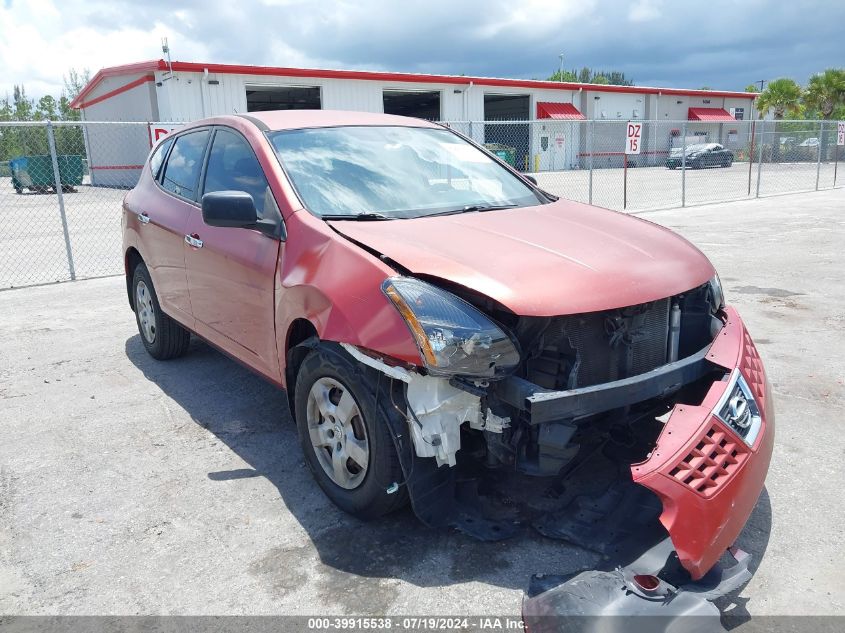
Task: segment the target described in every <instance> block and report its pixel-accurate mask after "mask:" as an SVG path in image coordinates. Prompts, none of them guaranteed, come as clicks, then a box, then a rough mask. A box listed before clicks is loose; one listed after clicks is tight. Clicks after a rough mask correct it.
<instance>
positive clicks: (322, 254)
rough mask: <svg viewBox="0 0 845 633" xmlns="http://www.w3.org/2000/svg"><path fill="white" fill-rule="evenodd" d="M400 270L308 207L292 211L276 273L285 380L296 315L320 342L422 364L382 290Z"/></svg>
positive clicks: (277, 325)
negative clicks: (345, 236)
mask: <svg viewBox="0 0 845 633" xmlns="http://www.w3.org/2000/svg"><path fill="white" fill-rule="evenodd" d="M395 274H396V271H395V270H393V269H392V268H391V267H390V266H388V265H387V264H385V263H384V262H382V261H381V260H379V259H378V258H377V257H375V256H374V255H372V254H371V253H369V252H367V251H365V250H364V249H362V248H360V247H359V246H357V245H355V244H353V243H352V242H350V241H348V240H346V239H345V238H343V237H341V236H340V235H338V234H337V233H335V232H334V231H333V230H332V229H331V228H329V227H328V225H326V223H325V222H323V221H322V220H320V219H318V218H315V217H314V216H312V215H311V214H309V213H308V212H307V211H300V212H297V213H295V214H293V215H292V216H291V217H290V218H289V220H288V239H287V242H286V244H285V249H284V252H283V254H282V258H281V260H280V262H279V266H278V268H277V277H276V319H275V321H276V340H277V345H278V355H279V359H280V363H281V365H282V372H281V373H282V376H283V379H284V376H285V365H286V362H287V351H288V337H289V333H290V330H291V326H292V324H293V323H294V321H296V320H297V319H307V320H308V321H309V322H310V323H311V324H312V325H313V326H314V329H315V330H316V332H317V335H318V336H319V337H320V339H321V340H325V341H335V342H338V343H349V344H351V345H356V346H359V347H365V348H368V349H371V350H374V351H376V352H379V353H381V354H385V355H386V356H391V357H393V358H395V359H398V360H401V361H404V362H407V363H410V364H413V365H421V364H422V359H421V358H420V354H419V349H418V348H417V345H416V343H415V342H414V339H413V337H412V336H411V333H410V331H409V330H408V326H407V325H406V323H405V321H404V319H402V317H401V315H400V314H399V312H397V310H396V309H395V308H394V307H393V305H392V304H391V303H390V301H389V300H388V299H387V297H385V296H384V294H383V293H382V291H381V285H382V282H383V281H384V280H385V279H387V278H388V277H391V276H393V275H395Z"/></svg>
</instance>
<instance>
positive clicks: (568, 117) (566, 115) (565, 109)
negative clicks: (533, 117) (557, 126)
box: [537, 101, 587, 121]
mask: <svg viewBox="0 0 845 633" xmlns="http://www.w3.org/2000/svg"><path fill="white" fill-rule="evenodd" d="M537 118H538V119H559V120H562V121H578V120H581V119H586V118H587V117H585V116H584V115H583V114H581V112H579V110H578V108H576V107H575V106H574V105H573V104H571V103H556V102H552V101H538V102H537Z"/></svg>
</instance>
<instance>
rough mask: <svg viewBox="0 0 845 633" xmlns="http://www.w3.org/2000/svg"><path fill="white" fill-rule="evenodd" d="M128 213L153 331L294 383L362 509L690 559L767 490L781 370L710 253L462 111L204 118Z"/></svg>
mask: <svg viewBox="0 0 845 633" xmlns="http://www.w3.org/2000/svg"><path fill="white" fill-rule="evenodd" d="M123 235H124V254H125V266H126V285H127V291H128V294H129V303H130V305H131V307H132V309H133V310H134V312H135V315H136V318H137V322H138V329H139V332H140V340H141V342H142V343H143V345H144V347H146V349H147V351H148V352H149V353H150V354H151V355H152V356H153V357H154V358H157V359H161V360H166V359H171V358H174V357H177V356H180V355H182V354H184V353H185V352H186V351H187V350H188V344H189V340H190V336H191V334H195V335H197V336H199V337H201V338H202V339H204V340H205V341H207V342H208V343H210V344H211V345H213V346H214V347H216V348H218V349H220V350H221V351H223V352H224V353H226V354H228V355H230V356H231V357H233V358H235V359H237V360H238V361H240V362H241V363H242V364H244V365H246V366H247V367H249V368H250V369H252V370H253V371H255V372H257V373H258V374H260V375H261V376H263V377H265V378H266V379H267V380H269V381H270V382H272V383H273V384H275V385H278V386H279V387H281V388H284V389H286V391H287V394H288V400H289V402H290V406H291V411H292V414H293V417H294V419H295V421H296V425H297V429H298V432H299V437H300V440H301V444H302V450H303V451H304V454H305V459H306V461H307V463H308V465H309V466H310V468H311V470H312V471H313V474H314V478H315V479H316V481H317V483H318V484H319V485H320V487H321V488H322V489H323V491H324V492H325V493H326V495H327V496H328V497H329V498H330V499H331V500H332V501H333V502H334V503H335V504H337V505H338V506H339V507H340V508H342V509H343V510H345V511H347V512H349V513H351V514H353V515H355V516H357V517H361V518H373V517H377V516H379V515H383V514H385V513H387V512H390V511H392V510H395V509H397V508H399V507H401V506H403V505H405V504H407V503H410V504H411V506H412V508H413V510H414V512H415V513H416V515H417V516H418V517H419V518H420V519H421V520H422V521H423V522H424V523H425V524H426V525H429V526H452V527H455V528H457V529H460V530H462V531H464V532H466V533H468V534H471V535H474V536H476V537H479V538H482V539H488V540H492V539H496V538H500V537H504V536H508V535H510V534H512V533H513V532H514V530H515V529H517V528H516V527H514V526H520V525H526V524H530V525H532V526H533V527H534V528H535V529H536V530H538V531H539V532H540V533H542V534H544V535H546V536H549V537H552V538H560V539H564V540H567V541H569V542H571V543H575V544H577V545H580V546H583V547H586V548H589V549H592V550H595V551H600V552H603V553H607V552H621V551H623V550H625V548H626V547H628V546H632V547H633V549H634V550H635V551H639V552H640V553H641V552H642V551H645V550H648V548H649V547H652V546H654V545H655V544H656V543H664V544H667V543H668V544H669V547H671V549H672V550H674V551H675V552H676V553H677V558H676V560H677V561H679V565H680V567H682V568H683V569H684V570H685V572H686V573H687V574H688V576H687V579H688V580H690V581H697V580H699V579H701V578H702V577H703V576H704V575H705V574H706V573H707V572H708V571H709V570H710V569H711V568H713V567H714V565H716V563H717V561H718V560H719V559H720V557H721V556H722V555H723V554H724V553H725V551H726V550H727V549H728V548H729V547H730V546H732V544H733V543H734V540H735V539H736V538H737V536H738V535H739V534H740V531H741V530H742V528H743V526H744V525H745V523H746V520H747V519H748V517H749V515H750V514H751V511H752V509H753V508H754V506H755V503H756V501H757V498H758V496H759V495H760V492H761V490H762V487H763V482H764V479H765V476H766V471H767V469H768V466H769V460H770V457H771V453H772V443H773V438H774V415H773V409H772V395H771V390H770V387H769V383H768V381H767V378H766V373H765V371H764V369H763V365H762V363H761V361H760V357H759V355H758V353H757V350H756V348H755V346H754V343H753V341H752V339H751V337H750V335H749V333H748V331H747V330H746V328H745V326H744V325H743V322H742V320H741V319H740V317H739V315H738V314H737V313H736V311H735V310H734V309H732V308H731V307H730V306H728V305H726V304H725V301H724V296H723V294H722V287H721V285H720V282H719V278H718V276H717V275H716V271H715V270H714V269H713V266H712V265H711V264H710V262H709V261H708V260H707V258H706V257H705V256H704V255H703V254H702V253H701V252H700V251H699V250H698V249H696V248H695V247H694V246H693V245H692V244H690V243H689V242H687V241H686V240H684V239H683V238H681V237H679V236H678V235H676V234H674V233H672V232H671V231H669V230H667V229H665V228H663V227H661V226H658V225H656V224H653V223H651V222H648V221H645V220H643V219H640V218H635V217H631V216H628V215H625V214H622V213H617V212H613V211H608V210H605V209H599V208H595V207H591V206H587V205H584V204H580V203H576V202H570V201H567V200H563V199H558V198H557V197H555V196H553V195H551V194H549V193H547V192H545V191H544V190H542V189H541V188H540V187H538V186H537V184H536V182H535V180H534V178H532V177H530V176H526V175H524V174H521V173H519V172H517V171H515V170H514V169H512V168H511V167H510V166H508V165H507V164H506V163H504V162H502V161H501V160H499V159H498V158H496V157H495V156H493V155H491V154H490V153H488V152H487V151H485V150H484V149H483V147H481V146H480V145H478V144H477V143H476V142H475V141H474V140H473V139H470V138H466V137H464V136H462V135H460V134H458V133H456V132H455V131H453V130H450V129H449V128H447V127H444V126H442V125H439V124H437V123H432V122H427V121H422V120H416V119H409V118H404V117H396V116H388V115H380V114H365V113H354V112H332V111H287V112H262V113H252V114H248V115H233V116H221V117H214V118H210V119H206V120H203V121H199V122H196V123H193V124H190V125H188V126H186V127H184V128H182V129H180V130H179V131H178V132H177V133H174V134H171V135H170V136H168V137H166V138H165V139H163V140H162V141H161V142H160V143H159V144H158V145H157V146H156V147H154V148H153V151H152V153H151V155H150V158H149V160H148V162H147V164H146V165H145V166H144V169H143V173H142V175H141V178H140V181H139V182H138V185H137V186H136V187H135V188H134V189H133V190H132V191H130V192H129V193H128V194H127V195H126V198H125V200H124V203H123ZM280 415H281V414H280ZM505 473H509V474H508V475H507V476H505ZM505 480H508V482H509V483H507V484H502V482H503V481H505ZM499 484H502V485H503V486H508V485H509V486H510V488H508V489H507V490H509V492H508V493H507V494H508V495H509V501H507V500H503V499H504V496H505V493H503V492H500V493H496V492H495V490H496V489H497V486H499ZM515 491H516V492H515ZM534 497H542V500H541V501H537V502H535V500H534ZM550 499H553V502H550ZM506 501H507V502H506ZM734 554H735V555H737V556H739V557H742V556H747V555H744V553H741V552H740V553H737V551H736V550H734ZM634 558H636V557H635V556H633V557H631V558H630V559H629V560H633V559H634ZM665 562H666V558H665V557H664V558H663V559H662V560H661V564H660V565H645V567H648V569H639V570H638V573H639V574H640V575H638V576H636V578H642V577H643V576H642V574H643V573H646V574H659V572H660V571H661V569H662V565H663V563H665ZM641 564H642V563H641ZM745 566H747V561H746V563H745ZM635 571H637V570H635ZM743 573H744V574H745V575H744V576H743V578H746V577H747V571H744V572H743ZM626 578H627V576H626ZM648 578H651V579H654V578H655V576H648ZM637 582H639V583H640V588H641V589H642V588H643V587H645V585H648V586H649V587H651V589H650V591H654V590H655V589H654V587H655V586H657V585H655V583H660V582H665V580H661V578H656V580H648V581H647V582H645V584H644V583H643V581H641V580H640V581H637Z"/></svg>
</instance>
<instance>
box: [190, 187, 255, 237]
mask: <svg viewBox="0 0 845 633" xmlns="http://www.w3.org/2000/svg"><path fill="white" fill-rule="evenodd" d="M202 220H203V222H205V223H206V224H208V225H209V226H227V227H232V228H253V227H254V226H255V223H256V222H258V211H256V209H255V201H254V200H253V199H252V196H251V195H249V194H248V193H247V192H246V191H215V192H213V193H207V194H205V195H204V196H203V197H202Z"/></svg>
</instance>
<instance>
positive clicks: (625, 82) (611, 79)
mask: <svg viewBox="0 0 845 633" xmlns="http://www.w3.org/2000/svg"><path fill="white" fill-rule="evenodd" d="M548 81H572V82H575V81H577V82H580V83H582V84H601V85H608V84H610V85H614V86H633V85H634V82H633V81H631V80H630V79H626V78H625V73H623V72H619V71H618V70H612V71H610V72H606V71H603V70H593V69H592V68H589V67H588V66H584V67H583V68H582V69H581V70H575V69H572V70H564V71H563V79H561V74H560V71H559V70H558V71H555V72H554V73H552V75H551V77H549V79H548Z"/></svg>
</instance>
